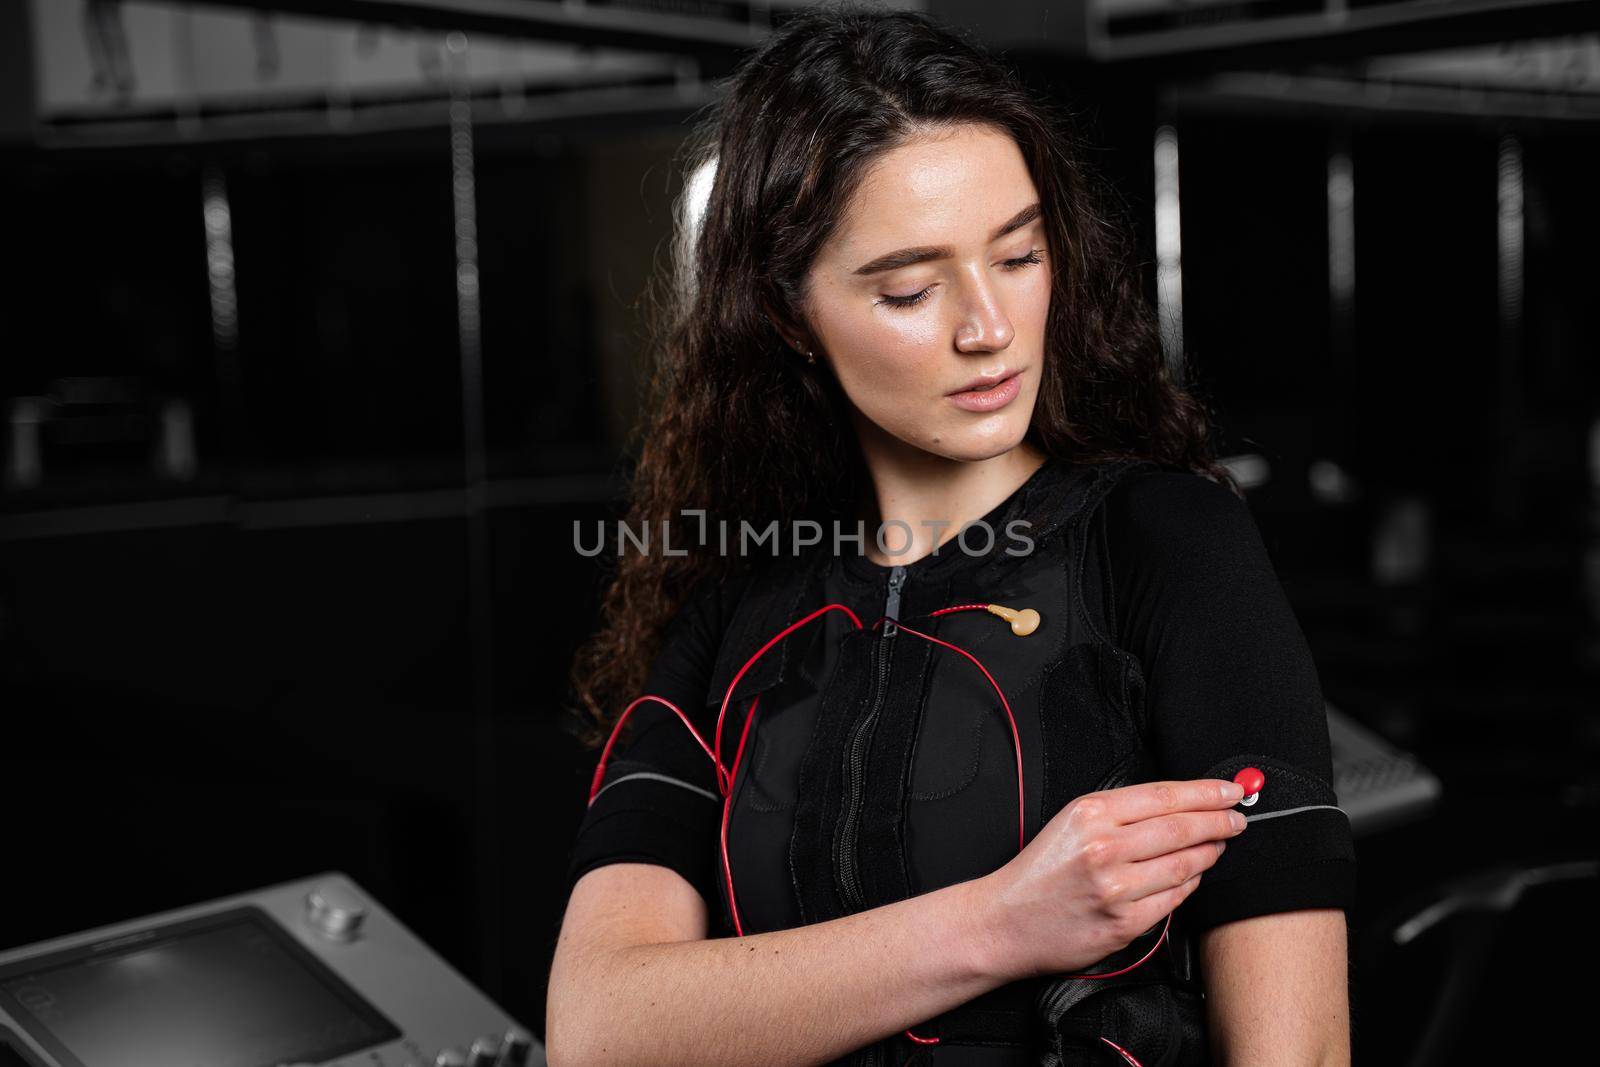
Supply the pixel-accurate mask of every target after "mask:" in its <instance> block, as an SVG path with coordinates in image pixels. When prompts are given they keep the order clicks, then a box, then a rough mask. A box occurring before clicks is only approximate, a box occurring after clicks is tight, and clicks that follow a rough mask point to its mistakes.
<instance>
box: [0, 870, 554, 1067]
mask: <svg viewBox="0 0 1600 1067" xmlns="http://www.w3.org/2000/svg"><path fill="white" fill-rule="evenodd" d="M469 1049H470V1052H469V1051H468V1050H469ZM469 1056H470V1057H471V1059H470V1060H469V1059H468V1057H469ZM8 1057H10V1058H8ZM18 1057H20V1059H18ZM18 1062H20V1063H21V1064H23V1065H26V1067H171V1065H172V1064H175V1063H214V1064H221V1063H230V1064H239V1065H241V1067H246V1065H248V1067H275V1065H278V1064H291V1063H294V1064H299V1063H318V1064H325V1065H328V1067H341V1065H342V1067H357V1065H358V1064H359V1065H360V1067H379V1065H383V1067H401V1065H415V1067H425V1065H434V1064H446V1063H468V1062H470V1063H471V1064H473V1067H543V1064H544V1062H545V1060H544V1050H543V1048H542V1047H541V1046H540V1045H539V1043H538V1042H537V1041H535V1040H534V1039H533V1037H532V1036H531V1035H530V1034H529V1033H528V1032H527V1031H525V1030H523V1029H522V1028H521V1027H520V1026H518V1025H517V1023H516V1022H515V1020H513V1019H511V1018H510V1017H509V1016H508V1015H507V1014H506V1013H505V1012H504V1011H502V1010H501V1009H500V1008H499V1007H497V1006H496V1005H495V1004H494V1003H493V1002H492V1001H490V1000H489V998H488V997H486V996H484V995H483V993H481V992H479V991H478V990H477V989H476V988H474V987H473V986H472V985H471V984H470V983H468V982H467V981H466V979H464V978H463V977H461V975H460V974H458V973H457V972H456V971H454V970H453V969H452V968H451V967H450V965H449V964H447V963H446V962H445V961H444V960H443V959H441V958H440V957H439V956H437V955H436V954H435V953H434V952H433V951H432V950H431V949H429V948H428V946H427V945H425V944H423V943H422V942H421V941H420V940H418V939H417V937H416V936H415V935H413V934H412V933H411V932H410V931H409V930H407V929H406V928H405V927H404V926H402V925H401V924H400V923H399V921H398V920H396V919H395V918H394V916H392V915H390V914H389V913H388V912H387V911H385V910H384V909H383V908H382V907H380V906H379V905H378V904H377V902H376V901H374V900H372V899H371V897H369V896H367V895H366V894H365V893H364V892H362V891H361V890H360V889H359V888H358V887H357V886H356V885H355V884H354V883H353V882H352V881H351V880H350V879H349V878H347V877H346V876H344V875H342V874H337V873H330V874H326V875H323V876H321V877H318V878H314V879H310V880H307V881H301V882H290V883H287V884H284V885H280V886H275V887H272V888H270V889H263V890H260V891H258V892H254V893H246V894H243V895H241V896H237V897H231V898H227V899H223V900H217V901H212V902H211V903H208V904H201V905H196V906H193V907H188V908H181V909H178V910H175V911H169V912H164V913H162V914H160V915H152V916H148V917H146V918H143V919H136V920H134V921H132V922H126V923H119V924H117V925H114V926H106V927H101V928H99V929H97V930H90V931H86V932H84V933H81V934H73V935H71V936H68V937H63V938H58V939H56V940H53V941H48V942H42V943H40V944H36V945H29V946H26V947H24V948H20V949H14V950H11V951H9V952H5V953H0V1067H13V1065H14V1064H15V1063H18Z"/></svg>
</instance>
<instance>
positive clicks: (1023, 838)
mask: <svg viewBox="0 0 1600 1067" xmlns="http://www.w3.org/2000/svg"><path fill="white" fill-rule="evenodd" d="M979 606H980V607H981V606H982V605H979ZM900 629H901V630H902V631H903V632H905V633H908V634H914V635H916V636H917V637H920V638H922V639H923V640H925V641H932V642H933V643H934V644H936V645H943V646H944V647H945V648H948V649H951V650H952V651H955V652H959V653H961V654H962V655H963V656H965V657H967V658H968V659H969V660H971V661H972V662H973V663H974V664H975V665H976V666H977V668H978V669H979V670H980V671H982V672H983V676H984V677H985V678H987V679H989V684H990V685H992V686H994V691H995V692H996V693H998V694H999V696H1000V706H1001V707H1003V708H1005V709H1006V719H1007V720H1008V721H1009V722H1010V723H1011V743H1012V746H1013V747H1014V748H1015V749H1016V754H1017V851H1018V852H1021V851H1022V850H1023V848H1024V847H1026V845H1027V843H1028V841H1027V822H1026V812H1025V811H1024V810H1023V797H1024V795H1025V794H1024V793H1023V789H1022V738H1021V737H1020V736H1018V734H1017V718H1016V716H1015V715H1013V714H1011V702H1010V701H1009V700H1007V699H1006V695H1005V693H1004V692H1003V691H1002V690H1001V689H1000V683H999V682H997V681H995V680H994V675H992V674H990V673H989V668H987V667H985V666H984V665H983V664H982V663H979V662H978V657H977V656H974V655H973V654H972V653H971V652H968V651H967V650H966V649H964V648H961V647H960V646H958V645H952V644H951V643H950V642H949V641H942V640H940V639H939V638H937V637H930V636H929V635H928V634H925V633H923V632H922V631H921V630H913V629H912V628H911V627H909V626H906V625H905V624H903V623H902V624H900Z"/></svg>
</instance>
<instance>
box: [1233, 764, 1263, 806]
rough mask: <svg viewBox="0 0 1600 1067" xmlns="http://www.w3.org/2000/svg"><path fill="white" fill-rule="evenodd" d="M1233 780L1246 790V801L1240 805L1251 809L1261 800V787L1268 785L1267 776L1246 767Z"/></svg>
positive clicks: (1255, 769) (1242, 801)
mask: <svg viewBox="0 0 1600 1067" xmlns="http://www.w3.org/2000/svg"><path fill="white" fill-rule="evenodd" d="M1233 780H1234V781H1235V782H1237V783H1238V784H1239V786H1240V788H1242V789H1243V790H1244V799H1243V800H1241V801H1239V803H1241V804H1243V805H1244V806H1245V807H1249V806H1250V805H1251V804H1254V803H1255V802H1256V801H1257V800H1258V799H1259V798H1260V796H1261V787H1262V786H1264V785H1266V784H1267V776H1266V775H1264V774H1262V773H1261V771H1260V770H1258V769H1257V768H1255V767H1246V768H1245V769H1244V770H1242V771H1240V772H1239V773H1238V774H1236V775H1234V776H1233Z"/></svg>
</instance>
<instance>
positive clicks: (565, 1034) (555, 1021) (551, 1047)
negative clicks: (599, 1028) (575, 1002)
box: [544, 986, 599, 1067]
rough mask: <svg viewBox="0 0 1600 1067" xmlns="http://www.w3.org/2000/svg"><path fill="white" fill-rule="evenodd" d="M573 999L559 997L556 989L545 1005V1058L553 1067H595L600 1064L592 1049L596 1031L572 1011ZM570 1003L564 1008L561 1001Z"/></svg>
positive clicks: (552, 990)
mask: <svg viewBox="0 0 1600 1067" xmlns="http://www.w3.org/2000/svg"><path fill="white" fill-rule="evenodd" d="M572 999H573V998H571V997H558V996H557V991H556V989H555V987H554V986H552V987H551V989H550V997H549V999H548V1001H547V1003H546V1005H545V1038H544V1055H545V1062H546V1063H547V1064H548V1065H549V1067H591V1065H593V1064H596V1063H598V1062H599V1061H598V1060H597V1059H596V1057H595V1054H594V1052H593V1051H592V1048H591V1043H590V1038H591V1035H592V1033H593V1030H592V1027H591V1025H590V1024H589V1022H588V1021H587V1020H585V1019H584V1018H583V1017H582V1016H581V1015H580V1014H578V1013H576V1012H574V1011H573V1010H572V1004H571V1003H570V1001H571V1000H572ZM563 1000H565V1001H568V1003H566V1004H565V1005H564V1006H563V1005H562V1004H561V1003H560V1002H561V1001H563Z"/></svg>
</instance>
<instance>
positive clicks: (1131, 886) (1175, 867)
mask: <svg viewBox="0 0 1600 1067" xmlns="http://www.w3.org/2000/svg"><path fill="white" fill-rule="evenodd" d="M1219 844H1220V843H1219V842H1215V841H1207V842H1206V843H1204V844H1201V845H1194V846H1191V847H1189V848H1185V849H1179V850H1178V851H1177V852H1169V853H1167V854H1166V855H1164V856H1158V857H1156V858H1155V859H1151V860H1141V861H1140V862H1138V863H1130V864H1128V865H1127V866H1126V867H1124V868H1123V877H1122V878H1120V879H1119V881H1120V882H1121V883H1122V886H1123V891H1122V894H1121V896H1122V899H1123V900H1143V899H1144V898H1145V897H1148V896H1151V895H1153V894H1156V893H1164V892H1166V891H1167V890H1169V889H1171V888H1173V887H1174V886H1180V885H1182V884H1183V883H1184V882H1187V881H1188V880H1189V879H1191V878H1193V877H1195V876H1197V875H1200V874H1204V873H1205V872H1206V871H1208V870H1210V869H1211V866H1212V864H1214V863H1216V862H1217V857H1219V856H1221V855H1222V848H1220V847H1218V845H1219Z"/></svg>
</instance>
